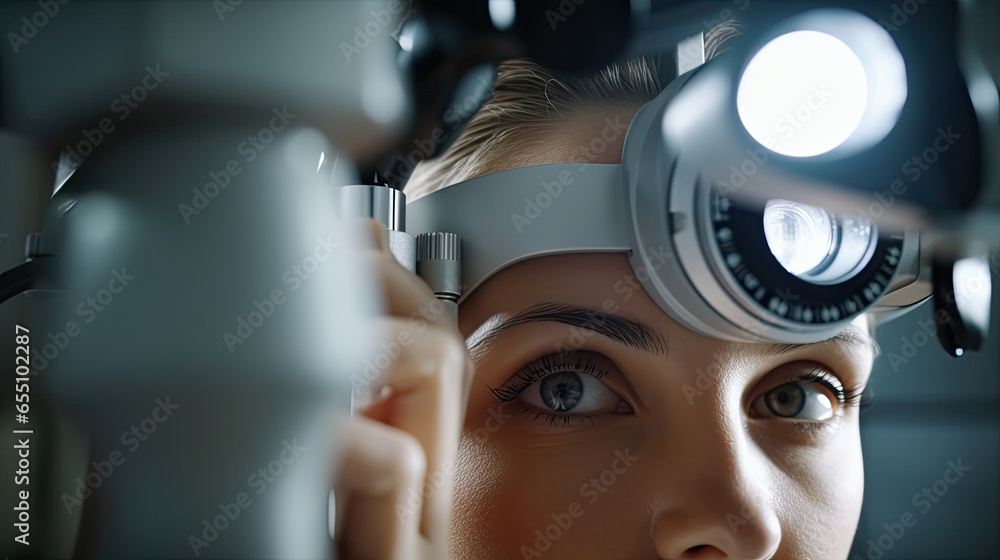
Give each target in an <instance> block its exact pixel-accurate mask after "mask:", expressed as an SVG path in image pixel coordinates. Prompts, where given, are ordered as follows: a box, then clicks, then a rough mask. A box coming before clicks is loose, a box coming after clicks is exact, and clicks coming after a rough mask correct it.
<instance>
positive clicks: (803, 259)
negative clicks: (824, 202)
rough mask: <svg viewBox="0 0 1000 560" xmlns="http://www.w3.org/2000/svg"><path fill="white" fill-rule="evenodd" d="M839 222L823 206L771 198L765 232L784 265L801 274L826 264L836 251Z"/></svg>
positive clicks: (765, 207) (770, 244)
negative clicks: (834, 247) (831, 254)
mask: <svg viewBox="0 0 1000 560" xmlns="http://www.w3.org/2000/svg"><path fill="white" fill-rule="evenodd" d="M836 227H837V223H836V222H835V221H834V220H833V216H831V215H830V213H829V212H827V211H826V210H823V209H822V208H817V207H815V206H809V205H808V204H796V203H794V202H791V201H789V200H771V201H769V202H768V203H767V205H766V206H764V235H765V236H766V237H767V245H768V247H769V248H770V249H771V253H773V254H774V256H775V258H777V259H778V262H779V263H781V266H783V267H785V270H787V271H788V272H791V273H792V274H794V275H796V276H799V275H801V274H805V273H807V272H810V271H812V270H814V269H815V268H816V267H818V266H819V265H821V264H823V262H824V261H826V260H827V257H828V256H829V255H830V252H831V251H833V246H834V240H835V239H836Z"/></svg>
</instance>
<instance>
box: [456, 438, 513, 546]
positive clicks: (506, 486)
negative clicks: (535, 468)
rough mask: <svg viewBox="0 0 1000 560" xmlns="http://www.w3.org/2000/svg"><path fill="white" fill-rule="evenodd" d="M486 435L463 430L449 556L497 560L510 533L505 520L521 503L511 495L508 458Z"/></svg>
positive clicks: (510, 530)
mask: <svg viewBox="0 0 1000 560" xmlns="http://www.w3.org/2000/svg"><path fill="white" fill-rule="evenodd" d="M492 435H493V434H490V433H489V432H486V431H484V430H479V431H476V430H474V429H468V428H467V429H466V430H465V431H464V432H463V434H462V437H461V441H460V442H459V447H458V459H457V463H456V469H455V494H454V499H453V501H452V506H453V507H452V518H451V556H452V557H453V558H482V559H483V560H498V559H501V558H504V557H505V556H504V555H503V553H502V552H501V546H502V544H503V543H504V542H507V541H508V539H509V535H510V534H511V532H512V531H514V532H515V534H516V528H515V527H511V520H509V519H508V518H507V517H508V516H509V515H510V512H511V511H512V510H514V511H521V510H523V508H524V503H523V500H522V499H521V498H520V497H519V496H517V495H515V494H514V493H512V492H511V490H513V489H514V488H513V485H512V484H511V482H512V481H511V480H510V479H509V474H508V472H509V463H510V459H509V457H507V456H506V455H505V454H504V453H503V452H502V450H501V449H500V448H498V447H497V445H496V443H495V442H493V441H490V439H491V436H492Z"/></svg>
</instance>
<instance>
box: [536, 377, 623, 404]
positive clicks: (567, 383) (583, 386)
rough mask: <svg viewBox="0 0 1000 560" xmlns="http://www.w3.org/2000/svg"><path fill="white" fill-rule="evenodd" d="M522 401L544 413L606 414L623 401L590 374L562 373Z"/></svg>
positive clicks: (538, 384) (543, 380)
mask: <svg viewBox="0 0 1000 560" xmlns="http://www.w3.org/2000/svg"><path fill="white" fill-rule="evenodd" d="M518 398H519V400H520V401H521V402H523V403H525V404H530V405H531V406H533V407H535V408H537V409H539V410H543V411H545V412H560V413H569V414H603V413H607V412H612V411H614V410H615V409H616V408H617V407H618V403H619V402H621V400H622V398H621V397H619V396H618V394H617V393H615V392H614V391H612V390H611V389H608V386H607V385H605V384H604V383H603V382H602V381H601V380H599V379H598V378H596V377H594V376H593V375H591V374H589V373H580V372H576V371H559V372H555V373H551V374H549V375H546V376H545V377H543V378H541V379H539V380H538V381H536V382H535V383H533V384H532V385H531V386H530V387H528V388H527V389H525V390H524V392H522V393H521V395H520V397H518Z"/></svg>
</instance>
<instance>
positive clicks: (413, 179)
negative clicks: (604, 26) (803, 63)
mask: <svg viewBox="0 0 1000 560" xmlns="http://www.w3.org/2000/svg"><path fill="white" fill-rule="evenodd" d="M740 30H741V26H740V25H739V24H738V23H736V22H735V21H734V20H729V21H726V22H724V23H721V24H719V25H717V26H715V27H713V28H712V29H710V30H709V31H708V32H707V33H706V34H705V58H706V59H710V58H712V57H714V56H716V55H718V54H719V53H721V52H722V50H724V47H725V43H726V42H727V41H728V40H729V39H731V38H733V37H735V36H737V35H739V34H740ZM672 58H673V57H671V56H661V55H644V56H640V57H638V58H634V59H631V60H626V61H616V62H614V63H612V64H610V65H608V66H607V67H605V68H603V69H602V70H601V71H600V72H598V73H597V74H596V75H595V76H593V77H591V78H588V79H569V80H559V79H557V78H555V77H553V76H552V74H550V73H549V72H547V71H546V70H545V69H544V68H542V67H541V66H539V65H538V64H536V63H534V62H532V61H530V60H527V59H517V60H509V61H506V62H504V63H502V64H500V66H499V68H498V69H497V82H496V85H495V87H494V89H493V93H492V94H491V96H490V98H489V100H488V101H487V102H486V103H485V104H484V105H483V107H482V108H481V109H479V111H478V112H477V113H476V114H475V115H474V116H473V117H472V119H471V120H470V121H469V124H468V125H467V126H466V127H465V129H464V130H463V131H462V133H461V134H460V135H459V137H458V138H457V139H456V140H455V142H454V143H453V144H452V145H451V146H450V147H449V148H448V149H447V150H446V151H445V152H444V153H443V154H441V155H440V156H438V157H437V158H435V159H432V160H425V161H422V162H420V163H419V164H418V165H417V166H416V167H415V168H414V170H413V174H412V175H411V176H410V179H409V181H408V182H407V184H406V188H405V192H406V195H407V198H408V199H409V200H413V199H416V198H418V197H420V196H423V195H427V194H430V193H432V192H434V191H436V190H439V189H442V188H444V187H446V186H449V185H453V184H455V183H459V182H462V181H466V180H469V179H473V178H475V177H479V176H482V175H487V174H489V173H495V172H497V171H503V170H504V169H507V168H509V167H510V165H509V162H510V161H511V160H512V159H513V160H516V159H518V157H519V156H520V157H523V156H527V155H528V154H530V153H531V152H532V150H537V149H538V148H539V147H540V146H539V144H540V143H541V142H542V141H541V140H539V137H540V135H539V134H538V133H539V132H542V131H544V130H546V129H550V128H551V127H552V126H553V125H555V124H558V123H559V122H560V121H564V120H565V119H566V117H568V116H572V115H578V114H581V113H584V112H587V111H592V110H595V109H597V110H607V109H612V110H620V111H622V112H625V111H633V112H634V111H635V110H638V108H639V107H641V106H642V105H645V104H646V103H648V102H649V101H651V100H652V99H653V98H654V97H656V95H657V94H659V93H660V91H662V90H663V87H665V86H666V85H667V83H669V81H670V80H672V79H673V77H674V75H675V74H676V68H675V65H674V62H673V59H672ZM499 156H502V159H503V160H505V161H506V162H507V163H506V164H505V163H504V161H502V160H501V158H500V157H499Z"/></svg>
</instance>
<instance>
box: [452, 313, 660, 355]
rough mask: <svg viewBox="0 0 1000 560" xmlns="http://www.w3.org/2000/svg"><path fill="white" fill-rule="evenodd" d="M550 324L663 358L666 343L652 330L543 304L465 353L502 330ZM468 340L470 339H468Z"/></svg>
mask: <svg viewBox="0 0 1000 560" xmlns="http://www.w3.org/2000/svg"><path fill="white" fill-rule="evenodd" d="M544 321H554V322H557V323H563V324H566V325H570V326H574V327H579V328H581V329H587V330H590V331H594V332H596V333H598V334H600V335H603V336H605V337H607V338H609V339H611V340H614V341H615V342H618V343H620V344H622V345H624V346H629V347H631V348H634V349H636V350H640V351H644V352H649V353H651V354H658V355H660V356H666V355H667V343H666V341H665V340H664V338H663V336H662V335H661V334H660V333H659V332H658V331H656V330H655V329H653V328H651V327H649V326H647V325H644V324H642V323H638V322H636V321H630V320H628V319H625V318H623V317H619V316H617V315H612V314H610V313H606V312H604V311H601V310H599V309H591V308H588V307H582V306H578V305H570V304H566V303H556V302H545V303H539V304H536V305H532V306H531V307H528V308H527V309H524V310H523V311H521V312H519V313H518V314H516V315H514V316H513V317H510V318H507V319H505V320H504V321H502V322H501V323H500V324H498V325H496V326H493V327H492V328H489V329H488V330H486V331H485V332H483V333H482V335H481V336H480V337H478V339H477V340H475V341H472V342H471V344H470V345H469V351H470V352H472V351H474V350H475V349H476V348H477V347H479V346H481V345H483V344H486V343H488V342H492V340H493V339H494V338H496V337H497V336H499V335H500V333H501V332H503V331H504V330H505V329H508V328H510V327H514V326H517V325H523V324H526V323H536V322H544ZM470 338H471V337H470Z"/></svg>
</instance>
